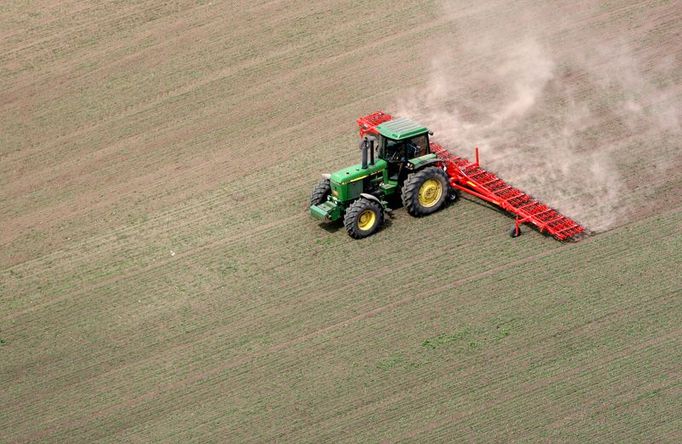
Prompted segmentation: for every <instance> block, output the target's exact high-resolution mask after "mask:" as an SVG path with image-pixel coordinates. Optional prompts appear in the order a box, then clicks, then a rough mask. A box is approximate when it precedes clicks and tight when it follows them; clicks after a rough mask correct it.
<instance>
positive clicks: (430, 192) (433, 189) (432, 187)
mask: <svg viewBox="0 0 682 444" xmlns="http://www.w3.org/2000/svg"><path fill="white" fill-rule="evenodd" d="M442 195H443V186H442V185H441V183H440V182H439V181H437V180H436V179H426V180H425V181H424V183H423V184H422V186H421V187H419V204H420V205H421V206H422V207H425V208H430V207H432V206H434V205H436V203H438V201H439V200H440V197H441V196H442Z"/></svg>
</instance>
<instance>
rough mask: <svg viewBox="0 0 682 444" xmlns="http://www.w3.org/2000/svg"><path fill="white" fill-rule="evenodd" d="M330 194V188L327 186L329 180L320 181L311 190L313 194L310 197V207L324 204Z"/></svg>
mask: <svg viewBox="0 0 682 444" xmlns="http://www.w3.org/2000/svg"><path fill="white" fill-rule="evenodd" d="M331 192H332V187H331V185H330V184H329V179H322V180H321V181H319V182H318V183H317V185H315V188H313V194H312V195H311V196H310V205H311V206H312V205H319V204H321V203H325V202H326V201H327V197H329V194H330V193H331Z"/></svg>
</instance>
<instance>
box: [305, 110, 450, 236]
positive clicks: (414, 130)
mask: <svg viewBox="0 0 682 444" xmlns="http://www.w3.org/2000/svg"><path fill="white" fill-rule="evenodd" d="M367 117H370V116H366V118H367ZM385 118H386V117H384V119H385ZM388 118H389V119H390V117H388ZM358 123H360V124H361V130H360V133H361V135H362V136H363V137H362V140H361V142H360V149H361V151H362V163H361V164H358V165H353V166H350V167H348V168H343V169H341V170H338V171H336V172H334V173H332V174H323V175H322V177H323V179H322V180H321V181H320V182H319V183H318V184H317V185H316V186H315V188H314V189H313V193H312V196H311V198H310V214H311V215H312V216H313V217H314V218H316V219H319V220H322V221H326V222H332V221H336V220H339V219H341V218H343V225H344V226H345V228H346V231H347V232H348V234H349V235H350V236H351V237H353V238H355V239H361V238H364V237H367V236H370V235H372V234H374V233H375V232H376V231H377V230H378V229H379V228H380V227H381V225H382V224H383V221H384V214H385V213H386V212H390V211H391V209H390V207H389V201H391V200H397V197H398V196H400V198H401V200H402V204H403V206H404V207H405V209H406V210H407V212H408V213H409V214H410V215H412V216H415V217H420V216H426V215H428V214H431V213H433V212H435V211H438V209H440V208H441V207H442V206H443V204H444V203H445V202H446V200H447V199H448V198H450V199H454V198H456V196H457V194H456V193H455V192H454V190H452V189H451V188H450V185H449V181H448V176H447V175H446V173H445V171H444V168H443V163H442V159H440V158H438V157H437V156H436V155H435V154H433V153H431V148H430V145H429V135H430V134H432V133H430V132H429V130H428V129H427V128H425V127H424V126H422V125H420V124H418V123H416V122H413V121H411V120H409V119H406V118H398V119H391V120H386V121H384V122H383V123H379V124H378V125H367V124H365V126H364V130H363V120H362V118H361V119H359V120H358Z"/></svg>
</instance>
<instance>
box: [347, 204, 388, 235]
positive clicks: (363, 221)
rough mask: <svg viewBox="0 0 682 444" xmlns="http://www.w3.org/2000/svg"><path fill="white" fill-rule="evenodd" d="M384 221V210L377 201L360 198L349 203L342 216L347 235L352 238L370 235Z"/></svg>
mask: <svg viewBox="0 0 682 444" xmlns="http://www.w3.org/2000/svg"><path fill="white" fill-rule="evenodd" d="M383 223H384V211H383V208H381V205H379V204H378V203H377V202H374V201H372V200H369V199H364V198H360V199H358V200H356V201H355V202H353V203H352V204H350V206H349V207H348V210H346V214H345V216H344V217H343V225H344V226H345V227H346V231H347V232H348V235H349V236H350V237H352V238H354V239H362V238H363V237H367V236H371V235H372V234H374V233H376V231H377V230H378V229H379V227H381V224H383Z"/></svg>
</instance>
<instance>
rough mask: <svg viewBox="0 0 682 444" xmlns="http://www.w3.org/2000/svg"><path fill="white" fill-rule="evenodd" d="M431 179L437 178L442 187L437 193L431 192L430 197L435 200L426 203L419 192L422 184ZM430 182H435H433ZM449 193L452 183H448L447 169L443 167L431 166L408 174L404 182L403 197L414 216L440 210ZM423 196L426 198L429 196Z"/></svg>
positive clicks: (408, 210)
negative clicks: (421, 199) (444, 169)
mask: <svg viewBox="0 0 682 444" xmlns="http://www.w3.org/2000/svg"><path fill="white" fill-rule="evenodd" d="M430 180H435V181H436V182H437V183H438V184H440V189H439V190H437V194H436V195H433V194H432V193H430V192H429V196H428V199H429V200H430V199H433V201H432V202H428V204H425V203H424V202H423V201H420V198H419V193H420V190H421V189H422V186H423V185H424V184H425V183H426V182H427V181H430ZM429 183H431V184H433V182H429ZM427 191H428V190H427ZM449 193H450V185H449V184H448V177H447V176H446V175H445V171H443V170H442V169H441V168H438V167H435V166H430V167H426V168H424V169H422V170H419V171H417V172H415V173H412V174H410V175H409V176H407V179H406V180H405V183H403V189H402V193H401V197H402V200H403V206H404V207H405V209H406V210H407V212H408V213H409V214H411V215H412V216H415V217H420V216H426V215H428V214H431V213H435V212H436V211H438V210H439V209H440V208H441V207H442V206H443V203H444V202H445V199H447V197H448V194H449ZM423 197H424V199H426V197H427V196H423Z"/></svg>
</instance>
